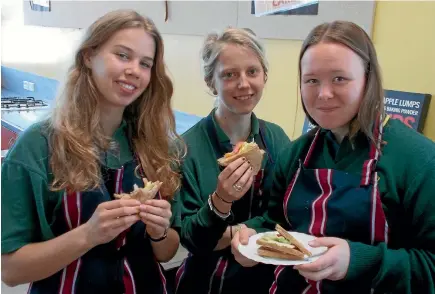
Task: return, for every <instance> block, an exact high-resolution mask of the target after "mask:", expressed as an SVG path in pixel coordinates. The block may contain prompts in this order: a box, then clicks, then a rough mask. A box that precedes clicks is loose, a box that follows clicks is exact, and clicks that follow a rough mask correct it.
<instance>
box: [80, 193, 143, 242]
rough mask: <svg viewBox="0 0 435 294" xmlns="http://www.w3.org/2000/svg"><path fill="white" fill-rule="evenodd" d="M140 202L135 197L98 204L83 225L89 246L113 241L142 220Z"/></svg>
mask: <svg viewBox="0 0 435 294" xmlns="http://www.w3.org/2000/svg"><path fill="white" fill-rule="evenodd" d="M140 204H141V203H140V202H139V201H137V200H134V199H120V200H112V201H107V202H103V203H101V204H100V205H98V207H97V209H96V210H95V212H94V214H93V215H92V216H91V218H90V219H89V220H88V221H87V222H86V223H85V224H84V225H83V226H84V228H85V231H86V240H87V243H88V244H89V247H90V248H93V247H95V246H97V245H100V244H105V243H108V242H110V241H112V240H113V239H115V238H116V237H117V236H118V235H119V234H120V233H122V232H123V231H125V230H126V229H128V228H129V227H131V226H132V225H133V224H134V223H136V222H137V221H138V220H140V216H139V212H140Z"/></svg>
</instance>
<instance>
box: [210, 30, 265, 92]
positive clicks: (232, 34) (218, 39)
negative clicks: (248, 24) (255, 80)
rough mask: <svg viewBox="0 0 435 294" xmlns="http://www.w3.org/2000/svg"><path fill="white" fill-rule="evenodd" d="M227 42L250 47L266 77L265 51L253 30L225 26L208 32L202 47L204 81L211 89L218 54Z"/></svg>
mask: <svg viewBox="0 0 435 294" xmlns="http://www.w3.org/2000/svg"><path fill="white" fill-rule="evenodd" d="M228 44H234V45H239V46H241V47H244V48H249V49H251V50H252V51H253V52H254V53H255V54H256V55H257V57H258V59H259V60H260V63H261V66H262V68H263V71H264V77H265V79H267V73H268V71H269V64H268V62H267V59H266V52H265V49H264V46H263V44H262V43H261V42H260V40H259V39H258V38H257V36H256V35H255V34H254V32H253V31H252V30H251V29H247V28H243V29H239V28H226V29H225V30H223V31H222V32H220V33H216V32H215V33H210V34H208V35H207V36H206V38H205V42H204V45H203V47H202V62H203V71H204V81H205V82H206V84H207V86H208V87H209V88H210V89H211V90H213V87H214V72H215V69H216V65H217V62H218V59H219V55H220V53H221V52H222V49H223V48H224V47H225V45H228ZM213 94H215V93H213Z"/></svg>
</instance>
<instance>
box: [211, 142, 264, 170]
mask: <svg viewBox="0 0 435 294" xmlns="http://www.w3.org/2000/svg"><path fill="white" fill-rule="evenodd" d="M264 153H266V152H264V150H261V149H260V147H258V145H257V143H255V142H251V143H248V142H240V143H237V145H236V146H235V147H234V149H233V151H232V152H229V153H226V154H225V155H224V156H223V157H222V158H219V159H218V163H219V164H220V165H222V166H228V165H229V164H230V163H231V162H233V161H235V160H236V159H238V158H240V157H245V158H246V159H247V160H249V162H250V163H251V166H252V169H253V173H254V175H256V174H257V173H258V171H259V170H260V169H261V163H262V161H263V156H264Z"/></svg>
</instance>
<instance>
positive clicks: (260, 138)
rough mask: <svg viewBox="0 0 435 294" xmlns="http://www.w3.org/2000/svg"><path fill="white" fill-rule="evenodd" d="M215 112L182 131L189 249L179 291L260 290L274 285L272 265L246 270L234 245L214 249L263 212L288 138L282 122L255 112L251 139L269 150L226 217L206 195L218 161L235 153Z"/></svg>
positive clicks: (184, 210) (184, 226)
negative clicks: (185, 149)
mask: <svg viewBox="0 0 435 294" xmlns="http://www.w3.org/2000/svg"><path fill="white" fill-rule="evenodd" d="M214 113H215V110H213V111H212V112H211V113H210V114H209V115H208V116H207V117H206V118H204V119H202V120H201V121H199V122H198V123H197V124H196V125H195V126H193V127H192V128H191V129H190V130H188V131H187V132H186V133H185V134H184V135H183V139H184V140H185V142H186V144H187V146H188V154H187V156H186V158H185V159H184V161H183V164H182V175H183V183H182V187H181V190H180V200H179V201H180V207H181V219H182V230H181V243H182V245H183V246H184V247H185V248H187V250H188V251H189V257H188V258H187V259H186V260H185V262H184V263H183V264H182V265H181V267H180V269H179V270H178V272H177V275H176V289H177V291H176V293H178V294H184V293H186V294H187V293H189V294H193V293H200V294H203V293H205V294H206V293H210V294H214V293H216V294H220V293H222V294H224V293H225V294H231V293H238V294H243V293H261V291H263V290H265V289H267V288H268V287H269V286H270V284H271V283H272V280H273V267H271V266H268V265H258V266H255V267H252V268H243V267H241V266H240V265H239V264H238V263H237V262H236V261H235V260H234V258H233V255H232V253H231V250H230V247H227V248H225V249H223V250H219V251H214V248H215V247H216V245H217V243H218V241H219V239H220V238H221V237H222V234H223V233H224V232H225V230H226V228H227V226H229V225H236V224H242V223H244V224H247V223H249V221H250V219H251V218H253V217H255V216H259V215H262V214H263V212H264V211H265V208H266V207H267V202H268V198H267V197H264V193H263V191H265V190H267V189H269V188H270V186H271V184H272V177H273V168H274V166H275V160H276V156H277V153H278V152H279V151H280V150H281V149H283V148H288V147H289V142H290V140H289V139H288V137H287V136H286V134H285V133H284V131H283V130H282V129H281V128H280V127H279V126H277V125H275V124H273V123H269V122H266V121H263V120H259V119H257V117H256V116H255V115H254V114H252V116H251V134H250V135H249V138H248V139H247V141H248V142H251V141H252V140H254V141H255V142H256V143H257V144H258V145H259V147H260V148H261V149H263V150H265V151H266V154H265V157H264V159H263V163H262V168H261V170H260V171H259V173H258V174H257V175H256V177H255V182H254V183H253V186H252V188H251V189H250V190H249V191H248V192H247V193H246V195H244V196H243V197H242V198H241V199H240V200H238V201H236V202H235V203H234V204H233V206H232V216H230V217H229V218H227V219H225V220H223V219H221V218H219V217H218V216H217V215H216V214H215V213H214V212H213V211H211V209H210V206H209V205H208V198H209V195H210V194H212V193H213V191H215V189H216V187H217V183H218V176H219V174H220V173H221V171H222V170H223V169H224V168H223V167H220V166H219V165H218V163H217V159H218V158H220V157H222V156H223V155H224V154H225V153H227V152H231V151H232V146H231V142H230V139H229V138H228V136H227V135H226V134H225V133H224V131H223V130H222V129H221V127H220V126H219V124H218V123H217V122H216V120H215V118H214ZM258 291H260V292H258Z"/></svg>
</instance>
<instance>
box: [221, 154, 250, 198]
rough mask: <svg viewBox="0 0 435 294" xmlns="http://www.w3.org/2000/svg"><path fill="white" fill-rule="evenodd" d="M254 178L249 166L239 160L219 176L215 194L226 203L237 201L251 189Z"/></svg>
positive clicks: (243, 160)
mask: <svg viewBox="0 0 435 294" xmlns="http://www.w3.org/2000/svg"><path fill="white" fill-rule="evenodd" d="M254 176H255V175H254V174H253V170H252V166H251V164H250V163H249V162H248V161H247V160H246V158H239V159H237V160H235V161H233V162H231V163H230V164H229V165H228V166H227V167H226V168H225V169H224V170H223V171H222V172H221V173H220V174H219V177H218V185H217V188H216V193H217V194H218V195H219V197H221V198H223V199H224V200H225V201H228V202H231V201H236V200H239V199H240V198H242V197H243V195H245V194H246V192H248V190H249V188H251V185H252V182H253V181H254Z"/></svg>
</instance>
